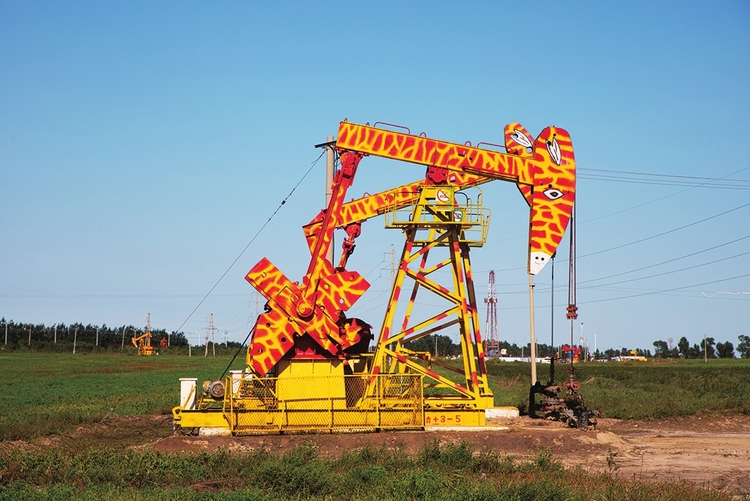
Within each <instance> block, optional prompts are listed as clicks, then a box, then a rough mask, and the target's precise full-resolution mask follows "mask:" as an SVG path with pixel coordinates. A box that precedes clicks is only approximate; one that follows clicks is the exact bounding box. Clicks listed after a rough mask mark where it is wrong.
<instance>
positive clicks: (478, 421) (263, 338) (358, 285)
mask: <svg viewBox="0 0 750 501" xmlns="http://www.w3.org/2000/svg"><path fill="white" fill-rule="evenodd" d="M378 125H381V126H378ZM387 127H389V128H387ZM393 129H397V130H393ZM480 145H482V143H480ZM480 145H478V146H472V145H471V144H470V143H466V144H455V143H449V142H445V141H439V140H435V139H431V138H428V137H426V136H425V135H424V134H421V135H412V134H411V133H410V131H409V130H408V129H405V130H404V131H402V130H400V128H399V127H396V126H390V125H389V124H375V125H373V126H370V125H369V124H368V125H358V124H354V123H350V122H347V121H343V122H341V124H340V125H339V130H338V137H337V139H336V141H334V142H333V143H330V144H329V145H327V147H330V148H332V149H333V150H334V151H335V152H336V153H337V154H338V156H339V162H340V167H339V168H338V170H337V171H336V174H335V177H334V181H333V185H332V190H331V191H332V196H331V198H330V202H329V203H328V206H327V207H326V208H325V209H323V210H322V211H321V212H320V214H318V215H317V216H316V217H315V218H314V219H313V220H312V221H311V222H310V223H308V224H307V225H306V226H304V234H305V237H306V239H307V244H308V247H309V250H310V253H311V259H310V263H309V265H308V268H307V273H306V274H305V276H304V277H303V278H302V280H301V281H300V282H297V281H292V280H291V279H289V278H287V277H286V276H285V275H284V274H283V272H282V271H281V270H279V269H278V268H276V266H274V265H273V263H272V262H271V261H270V260H269V259H267V258H263V259H261V260H260V261H259V262H258V263H257V264H256V265H255V266H253V268H252V269H251V270H250V271H249V272H248V274H247V276H246V279H247V281H248V282H250V284H252V285H253V287H255V289H256V290H257V291H258V292H259V293H260V294H262V295H263V296H264V297H265V298H266V300H267V303H266V305H265V310H264V313H263V314H261V315H260V316H259V318H258V321H257V323H256V325H255V327H254V331H253V332H252V338H251V340H250V344H249V347H248V351H247V364H246V365H247V367H246V369H245V370H244V371H232V372H231V373H230V376H229V377H228V378H227V379H226V380H224V381H221V380H219V381H214V382H210V381H207V382H206V383H204V385H203V390H204V391H203V394H202V395H200V396H198V395H197V393H198V388H197V380H196V379H191V378H185V379H183V380H182V391H181V402H180V405H179V406H178V407H175V408H174V410H173V415H174V422H175V424H176V425H179V426H181V427H183V428H206V429H209V428H213V429H218V430H219V431H220V432H226V433H232V434H235V435H240V434H250V433H269V432H288V431H316V430H317V431H335V430H347V431H351V430H381V429H402V428H412V429H414V428H423V427H425V426H481V425H484V424H485V411H486V410H487V409H490V408H492V407H493V406H494V397H493V395H492V392H491V391H490V388H489V386H488V381H487V369H486V365H485V354H484V350H483V346H482V338H481V334H480V330H479V318H478V309H477V301H476V297H475V291H474V279H473V276H472V272H471V266H470V261H469V250H470V248H471V247H480V246H482V245H483V244H484V242H485V240H486V236H487V231H488V227H489V220H490V211H489V210H488V209H486V208H485V207H483V206H482V200H481V190H479V189H478V188H476V187H478V186H479V185H482V184H484V183H487V182H489V181H494V180H502V181H510V182H513V183H516V185H517V186H518V188H519V190H520V191H521V193H522V195H523V197H524V198H525V200H526V202H527V204H528V205H529V207H530V220H529V239H528V244H529V254H528V263H527V267H528V268H527V269H528V273H529V274H530V275H535V274H536V273H538V272H539V271H540V270H541V269H542V268H543V267H544V266H545V265H546V264H547V262H548V261H549V260H550V259H551V257H552V256H553V255H554V253H555V251H556V249H557V247H558V245H559V243H560V241H561V239H562V237H563V234H564V232H565V229H566V227H567V225H568V222H569V220H570V217H571V214H572V210H573V203H574V199H575V159H574V154H573V146H572V143H571V140H570V136H569V134H568V133H567V132H566V131H565V130H564V129H561V128H558V127H547V128H545V129H544V130H543V131H542V132H541V133H540V134H539V136H538V137H537V138H536V139H535V140H534V139H532V136H531V135H530V134H529V133H528V131H527V130H526V129H525V128H524V127H522V126H521V125H520V124H518V123H512V124H509V125H507V126H506V127H505V151H504V152H501V151H497V150H496V149H491V148H488V147H480ZM485 146H493V145H485ZM368 155H373V156H378V157H383V158H388V159H393V160H399V161H404V162H410V163H415V164H421V165H423V166H426V167H427V171H426V174H425V176H424V178H423V179H420V180H418V181H415V182H413V183H410V184H406V185H403V186H399V187H397V188H393V189H390V190H386V191H384V192H381V193H377V194H374V195H367V196H364V197H362V198H360V199H357V200H352V201H350V202H345V197H346V193H347V190H348V188H349V187H350V186H351V185H352V183H353V181H354V178H355V175H356V173H357V169H358V167H359V164H360V161H361V160H362V159H363V157H365V156H368ZM469 188H472V190H469ZM469 191H473V192H476V193H477V195H476V198H475V199H472V198H470V197H469V195H467V193H468V192H469ZM378 215H384V217H385V225H386V227H387V228H395V229H399V230H401V231H402V232H403V233H404V235H405V237H406V242H405V244H404V247H403V250H402V252H401V258H400V260H399V262H398V269H397V271H396V273H395V279H394V281H393V287H392V290H391V293H390V299H389V302H388V306H387V309H386V313H385V318H384V319H383V322H382V327H381V328H380V332H379V333H378V334H377V336H376V337H375V336H374V335H373V332H372V327H371V326H370V325H369V324H368V323H367V322H366V321H364V320H361V319H358V318H350V317H347V315H346V312H347V311H348V310H349V309H350V308H351V307H352V306H353V305H354V304H355V302H356V301H357V300H359V298H360V297H361V296H362V295H363V294H364V293H365V292H366V291H367V289H368V288H369V286H370V284H369V283H368V282H367V280H365V278H364V277H362V276H361V275H360V274H359V273H358V272H356V271H354V270H349V269H347V265H348V261H349V258H350V256H351V255H352V253H353V251H354V247H355V239H356V238H357V237H358V236H359V235H360V233H361V231H362V226H361V223H362V222H363V221H365V220H367V219H369V218H372V217H374V216H378ZM336 229H343V230H344V231H345V232H346V238H345V240H344V241H343V244H342V252H341V255H340V257H339V260H338V263H332V262H331V261H330V260H329V259H328V258H327V257H326V256H327V255H328V251H329V248H330V247H331V245H332V242H333V234H334V230H336ZM419 294H421V295H424V294H429V295H431V298H430V302H431V303H433V304H434V303H440V304H442V305H443V306H441V308H440V309H439V311H438V312H437V313H434V312H430V313H429V314H426V315H423V316H419V312H418V310H419V307H418V305H417V296H418V295H419ZM402 295H403V296H404V298H402ZM420 298H421V296H420ZM416 317H419V318H416ZM446 329H452V332H456V331H458V333H459V337H460V342H461V349H462V356H461V357H460V360H461V363H462V365H463V366H462V368H455V367H453V366H451V365H448V364H444V363H442V362H439V361H438V360H435V359H433V357H432V356H431V355H430V354H429V353H420V352H415V351H412V350H410V349H409V348H408V344H409V343H410V342H411V341H416V340H418V339H420V338H423V337H425V336H431V335H435V334H437V333H439V332H440V331H444V330H446ZM373 338H375V341H376V342H375V345H374V351H370V349H369V347H370V342H371V341H372V340H373ZM440 366H442V368H440V369H438V368H437V367H440ZM451 373H452V374H453V375H452V376H451V375H450V374H451Z"/></svg>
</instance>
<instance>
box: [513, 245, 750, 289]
mask: <svg viewBox="0 0 750 501" xmlns="http://www.w3.org/2000/svg"><path fill="white" fill-rule="evenodd" d="M748 238H750V235H746V236H744V237H741V238H737V239H735V240H732V241H730V242H725V243H723V244H719V245H715V246H713V247H709V248H708V249H703V250H699V251H697V252H692V253H690V254H685V255H684V256H680V257H675V258H671V259H669V260H668V261H662V262H660V263H656V264H650V265H648V266H643V267H641V268H636V269H634V270H629V271H623V272H621V273H615V274H614V275H607V276H605V277H599V278H592V279H590V280H585V281H583V282H579V284H587V283H589V282H598V281H599V280H606V279H608V278H615V277H619V276H622V275H628V274H630V273H636V272H638V271H643V270H647V269H649V268H655V267H657V266H662V265H664V264H671V263H674V262H675V261H679V260H681V259H686V258H688V257H692V256H697V255H698V254H702V253H704V252H708V251H712V250H715V249H718V248H720V247H726V246H727V245H731V244H733V243H736V242H739V241H741V240H745V239H748ZM518 285H521V284H518Z"/></svg>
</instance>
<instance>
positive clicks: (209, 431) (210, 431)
mask: <svg viewBox="0 0 750 501" xmlns="http://www.w3.org/2000/svg"><path fill="white" fill-rule="evenodd" d="M198 435H200V436H203V437H228V436H230V435H232V430H230V429H229V428H209V427H206V426H202V427H201V428H200V430H199V431H198Z"/></svg>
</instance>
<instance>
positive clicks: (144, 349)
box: [131, 313, 156, 356]
mask: <svg viewBox="0 0 750 501" xmlns="http://www.w3.org/2000/svg"><path fill="white" fill-rule="evenodd" d="M153 337H154V336H153V334H151V313H149V314H148V316H147V317H146V332H144V333H143V334H141V335H140V336H133V338H132V339H131V341H132V343H133V346H135V347H136V348H138V354H139V355H147V356H151V355H155V354H156V351H155V350H154V347H153V346H151V339H152V338H153Z"/></svg>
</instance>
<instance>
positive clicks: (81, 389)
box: [0, 352, 750, 501]
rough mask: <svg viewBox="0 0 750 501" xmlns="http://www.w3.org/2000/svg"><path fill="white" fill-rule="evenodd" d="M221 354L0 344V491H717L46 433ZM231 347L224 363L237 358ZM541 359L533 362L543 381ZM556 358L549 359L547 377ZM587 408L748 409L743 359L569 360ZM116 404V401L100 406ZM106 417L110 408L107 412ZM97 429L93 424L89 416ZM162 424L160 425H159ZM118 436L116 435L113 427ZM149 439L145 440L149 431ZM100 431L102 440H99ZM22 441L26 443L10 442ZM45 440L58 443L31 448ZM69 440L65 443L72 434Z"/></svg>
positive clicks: (516, 390) (206, 372)
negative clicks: (4, 349) (82, 351)
mask: <svg viewBox="0 0 750 501" xmlns="http://www.w3.org/2000/svg"><path fill="white" fill-rule="evenodd" d="M230 359H231V357H230V356H221V357H219V356H217V357H215V358H214V357H203V356H195V357H191V358H189V357H187V356H184V355H182V356H173V355H164V356H154V357H137V356H133V355H130V356H127V355H115V354H106V355H103V354H102V355H72V354H51V353H23V352H15V353H7V354H5V353H4V354H0V377H1V378H2V381H3V382H4V383H5V392H4V394H3V400H2V402H3V405H2V406H0V501H3V500H16V499H18V500H36V499H39V500H52V499H61V500H66V501H68V500H71V499H92V500H93V499H97V500H99V499H102V500H125V499H128V500H131V499H134V500H135V499H137V500H176V499H180V500H214V499H216V500H219V499H237V500H240V499H252V500H277V499H278V500H287V499H362V500H375V499H377V500H380V499H431V500H432V499H434V500H443V499H445V500H453V499H456V500H458V499H461V500H464V499H468V500H472V499H473V500H511V499H513V500H521V499H544V500H547V499H548V500H550V501H551V500H558V499H570V500H590V499H601V500H641V499H652V500H684V499H691V500H724V499H727V500H728V499H731V498H730V496H729V495H728V494H725V493H721V492H718V491H716V490H710V489H700V488H696V487H694V486H692V485H690V484H687V483H659V482H650V481H647V480H643V479H635V478H634V479H624V478H618V477H617V476H616V475H612V474H609V475H608V474H591V473H587V472H585V471H583V470H581V469H569V468H564V467H563V466H562V464H561V463H560V462H559V461H558V460H556V459H555V458H553V457H552V456H551V455H550V454H549V452H546V451H544V450H541V451H539V455H538V457H537V458H536V459H535V460H533V461H527V462H520V461H517V460H514V459H513V458H512V457H508V456H502V455H498V454H496V453H494V452H492V451H474V450H472V449H471V446H469V445H467V444H460V445H451V446H439V445H438V444H437V443H435V444H432V445H429V446H426V447H425V448H423V449H422V450H421V451H419V452H417V453H415V454H407V453H406V452H404V451H399V450H386V449H379V450H373V449H360V450H354V451H349V452H345V453H343V455H342V456H340V457H321V456H319V455H318V453H317V451H316V450H315V449H314V448H310V447H299V448H297V449H294V450H292V451H291V452H289V453H286V454H284V455H278V454H274V453H271V452H268V451H265V450H259V451H253V452H250V453H242V454H229V453H228V452H227V451H219V452H215V453H207V452H202V453H158V452H153V451H149V450H143V449H134V448H132V447H130V445H133V444H137V443H145V442H147V441H148V437H145V438H144V436H141V437H138V439H137V440H136V439H134V438H133V437H132V436H127V433H132V432H133V430H132V429H129V430H128V431H127V432H125V431H123V430H125V428H119V427H118V426H116V425H113V426H111V427H108V429H109V431H107V432H106V433H108V434H109V435H108V436H107V439H106V440H101V437H100V438H99V439H98V440H89V441H86V440H81V439H80V437H79V438H75V439H73V440H69V441H68V442H66V443H67V444H68V445H67V446H63V445H61V444H62V443H63V442H55V441H54V440H53V441H52V442H49V441H47V442H45V440H48V439H47V438H46V437H50V436H51V437H53V438H54V437H55V436H65V435H66V434H70V433H71V432H72V431H74V430H75V429H76V428H78V427H80V426H83V428H84V429H85V428H87V427H93V426H94V425H96V424H98V423H99V422H100V421H102V419H103V418H105V417H106V418H108V419H110V420H111V421H115V420H116V419H117V418H118V417H119V418H122V417H127V416H134V415H160V414H163V415H165V420H168V419H169V413H170V410H171V408H172V407H173V406H174V405H176V403H177V402H178V399H179V378H181V377H197V378H198V380H199V381H203V380H207V379H212V380H213V379H216V378H218V377H219V376H220V375H221V374H222V373H223V371H224V370H225V368H226V367H227V365H228V364H229V361H230ZM243 363H244V361H243V357H242V356H240V357H238V360H236V361H235V362H234V364H233V367H232V368H233V369H236V368H241V367H242V364H243ZM488 370H489V374H490V384H491V387H492V389H493V391H494V392H495V395H496V404H497V405H516V406H519V407H521V408H522V409H523V408H525V406H526V399H527V398H528V387H529V382H530V378H529V372H530V370H529V365H528V364H521V363H500V362H490V363H489V365H488ZM548 370H549V367H548V366H543V365H541V366H539V367H538V374H539V378H540V379H541V380H542V381H546V379H547V377H548V372H547V371H548ZM566 375H567V367H566V366H564V365H560V366H558V368H557V381H558V382H560V381H561V380H562V379H563V378H565V377H566ZM577 375H578V378H579V380H580V381H581V382H582V383H583V387H582V389H581V391H582V393H583V394H584V397H585V398H586V403H587V405H588V407H589V408H599V409H601V411H602V414H603V415H604V416H606V417H619V418H641V419H648V418H662V417H668V416H675V415H681V416H682V415H691V414H697V413H706V412H708V413H711V412H722V413H748V412H750V398H749V397H750V361H748V360H733V361H723V360H712V361H710V362H709V363H708V364H703V363H702V362H697V361H695V362H694V361H674V362H666V363H622V364H620V363H608V364H581V365H579V366H577ZM112 409H114V410H112ZM109 416H112V417H111V418H110V417H109ZM99 426H100V427H101V425H99ZM166 430H167V431H166V432H167V433H169V431H170V428H169V426H168V424H167V426H166ZM119 434H122V435H126V436H124V437H120V436H119ZM152 438H153V437H152ZM110 439H111V440H110ZM13 440H24V441H27V442H30V443H31V444H36V445H34V446H33V447H19V446H18V445H16V444H17V443H18V442H11V441H13ZM49 443H53V444H54V443H57V444H58V445H57V446H48V445H44V446H41V447H40V446H39V444H49ZM71 443H73V444H74V445H73V446H70V444H71Z"/></svg>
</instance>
